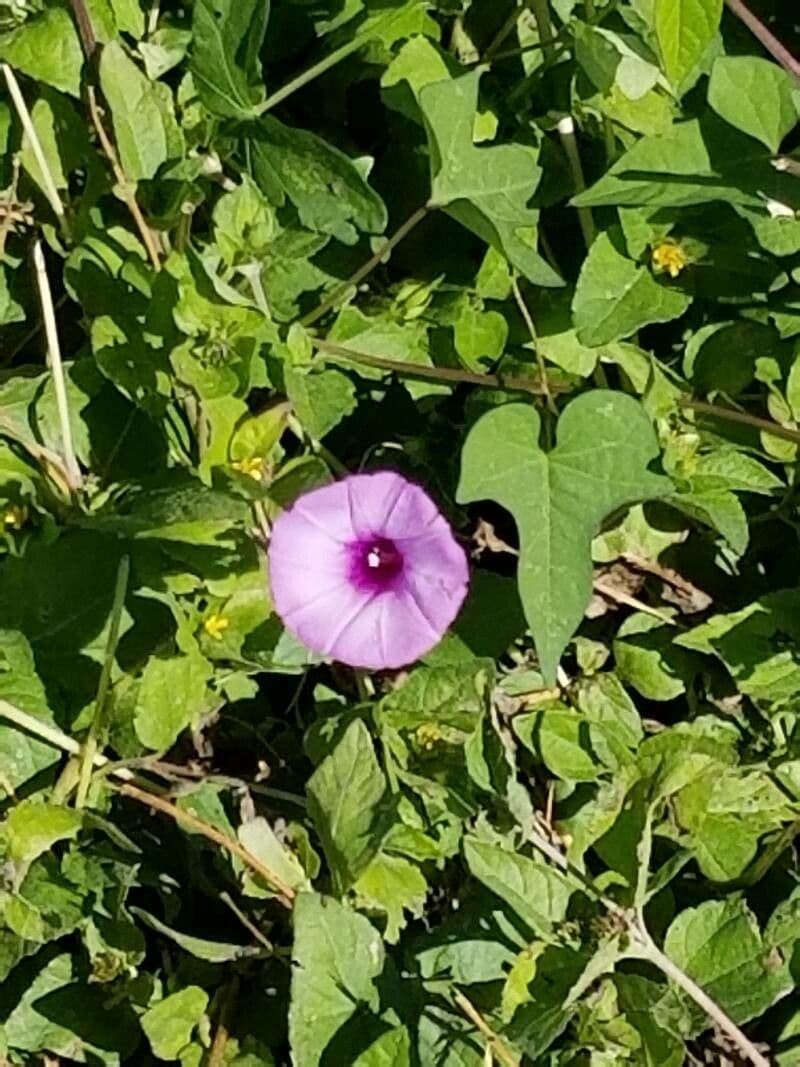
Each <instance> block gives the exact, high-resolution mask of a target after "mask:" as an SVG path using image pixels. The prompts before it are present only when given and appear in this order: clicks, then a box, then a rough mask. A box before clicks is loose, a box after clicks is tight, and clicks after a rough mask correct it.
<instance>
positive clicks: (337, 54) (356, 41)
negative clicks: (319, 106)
mask: <svg viewBox="0 0 800 1067" xmlns="http://www.w3.org/2000/svg"><path fill="white" fill-rule="evenodd" d="M373 32H374V31H373ZM371 36H372V32H370V33H362V34H356V36H355V37H354V38H353V39H352V40H351V41H348V42H347V43H346V44H343V45H341V46H340V47H339V48H336V49H335V50H334V51H333V52H331V53H330V54H329V55H327V56H325V58H324V59H321V60H320V61H319V63H315V64H314V65H313V66H312V67H309V68H308V70H304V71H303V73H302V74H298V75H297V77H296V78H292V80H291V81H289V82H287V83H286V85H284V86H282V87H281V88H280V89H277V90H276V91H275V92H274V93H273V94H272V95H271V96H268V97H267V99H266V100H264V101H263V102H262V103H261V104H259V105H258V107H256V108H255V109H254V110H255V113H256V115H266V113H267V112H268V111H272V109H273V108H275V107H277V106H278V104H282V103H283V101H284V100H287V99H288V98H289V97H290V96H291V95H292V94H293V93H296V92H297V90H298V89H302V88H303V87H304V86H306V85H308V84H309V83H310V82H313V81H316V79H317V78H319V77H321V76H322V75H323V74H325V72H326V71H329V70H330V69H331V68H332V67H335V66H336V65H337V64H338V63H341V61H342V60H343V59H347V57H348V56H350V55H352V54H353V52H357V51H358V50H359V48H362V47H363V46H364V45H365V44H366V43H367V41H369V39H370V37H371Z"/></svg>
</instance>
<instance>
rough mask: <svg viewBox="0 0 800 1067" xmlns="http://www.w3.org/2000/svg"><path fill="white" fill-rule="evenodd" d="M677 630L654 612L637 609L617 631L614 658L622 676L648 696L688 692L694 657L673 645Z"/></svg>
mask: <svg viewBox="0 0 800 1067" xmlns="http://www.w3.org/2000/svg"><path fill="white" fill-rule="evenodd" d="M674 639H675V630H674V628H673V627H671V626H666V625H664V624H663V623H662V622H660V621H659V620H658V619H656V618H654V617H653V616H652V615H645V614H644V613H643V612H634V613H633V615H630V616H629V617H628V618H627V619H626V620H625V622H624V623H623V624H622V626H620V628H619V630H618V631H617V638H616V640H615V641H614V658H615V659H616V662H617V671H618V672H619V676H620V678H622V679H623V681H625V682H627V683H628V684H629V685H632V686H633V688H634V689H636V690H638V692H640V693H641V694H642V696H643V697H646V698H647V699H648V700H674V699H675V698H676V697H679V696H680V695H681V693H685V692H686V682H687V680H688V679H689V678H691V676H692V673H693V670H692V669H693V661H692V658H691V657H690V656H688V655H686V653H684V652H682V651H681V650H680V649H676V648H674V646H673V642H674Z"/></svg>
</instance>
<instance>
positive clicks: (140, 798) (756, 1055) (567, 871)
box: [0, 700, 770, 1067]
mask: <svg viewBox="0 0 800 1067" xmlns="http://www.w3.org/2000/svg"><path fill="white" fill-rule="evenodd" d="M0 718H4V719H6V720H7V721H8V722H11V723H13V724H14V725H15V726H17V727H18V728H20V729H22V730H25V731H26V732H27V733H29V734H32V735H33V736H35V737H38V738H39V739H40V740H42V741H45V742H47V743H48V744H50V745H52V746H53V747H54V748H58V749H61V751H63V752H66V753H68V754H70V755H72V756H78V757H79V756H80V755H81V754H82V750H81V745H80V744H79V742H77V741H75V740H74V738H72V737H69V736H68V735H67V734H65V733H63V732H62V731H61V730H59V729H58V728H57V727H54V726H51V725H49V724H48V723H45V722H42V721H41V720H40V719H37V718H36V717H35V716H33V715H29V714H28V713H27V712H25V711H22V710H21V709H20V708H17V707H15V706H14V705H13V704H10V703H9V702H8V701H5V700H0ZM93 764H94V766H95V767H97V768H98V769H99V768H103V767H105V766H107V765H108V760H107V758H106V757H105V756H103V755H102V754H101V753H100V752H96V753H94V755H93ZM111 774H112V775H113V777H115V778H116V779H117V780H118V785H117V786H116V788H117V790H118V791H119V793H120V794H121V795H123V796H125V797H128V798H129V799H131V800H134V801H136V802H137V803H139V804H142V805H144V806H145V807H149V808H150V809H151V810H154V811H159V812H161V813H162V814H163V815H167V816H168V817H169V818H171V819H173V820H174V821H175V822H176V823H178V824H179V825H181V824H182V825H184V826H186V827H187V828H189V829H190V830H192V831H194V832H195V833H199V834H201V835H202V836H203V837H205V838H207V839H208V840H209V841H211V842H212V843H213V844H215V845H217V846H218V847H220V848H223V849H224V850H225V851H227V852H229V853H231V854H232V855H235V856H236V857H237V858H238V859H240V860H241V861H242V862H243V863H244V864H245V865H246V866H248V867H249V868H250V869H251V870H252V871H253V872H254V873H255V874H257V875H258V876H259V877H261V878H262V879H263V880H264V881H265V882H266V884H267V885H270V886H272V887H273V889H274V890H275V892H276V899H277V900H278V902H279V903H281V904H282V905H283V906H284V907H286V908H288V909H291V907H292V905H293V902H294V899H295V897H296V895H297V893H296V890H294V889H293V888H292V887H291V886H289V885H287V883H286V882H285V881H284V880H283V879H282V878H281V877H280V875H278V874H277V873H276V872H275V871H273V870H272V869H271V868H270V867H268V866H267V865H266V864H265V863H264V862H263V861H262V860H261V859H259V858H258V857H256V856H254V855H252V853H250V852H249V851H248V850H247V849H246V848H245V847H244V846H243V845H242V844H241V843H240V842H239V841H237V840H235V839H234V838H232V837H229V836H228V835H227V834H224V833H222V831H220V830H218V829H217V828H216V827H214V826H211V825H209V824H208V823H206V822H204V821H203V820H202V819H200V818H198V817H197V816H196V815H194V814H193V813H192V812H190V811H187V810H185V809H184V808H179V807H178V806H177V805H176V804H173V803H172V802H171V801H170V800H168V799H167V798H166V797H164V796H160V795H159V794H157V793H154V792H152V791H151V790H150V789H149V788H148V789H144V788H142V787H141V786H140V785H138V784H136V783H135V780H134V775H133V774H132V773H131V771H130V770H128V769H127V768H119V769H116V768H112V769H111ZM526 836H527V840H528V841H529V843H530V844H531V845H532V846H533V847H534V848H535V849H536V850H537V851H538V852H539V853H541V855H542V856H544V858H545V859H546V860H547V861H548V862H549V863H551V864H552V865H553V866H554V867H555V868H556V869H557V870H558V871H559V872H560V873H561V875H562V876H563V877H564V878H566V879H567V880H568V881H569V882H571V884H572V885H573V886H574V887H575V888H576V889H580V890H581V891H583V892H585V893H587V894H588V895H589V896H590V897H591V898H592V899H593V900H595V901H596V902H597V903H598V904H599V905H600V906H601V907H602V908H604V909H605V910H606V912H608V914H609V915H610V916H611V917H612V918H613V919H614V920H616V922H617V923H618V924H619V926H620V928H621V929H623V930H624V931H625V932H626V933H627V936H628V941H629V944H628V948H627V955H628V956H631V957H635V958H637V959H641V960H644V961H646V962H648V963H651V964H652V965H653V966H654V967H656V968H657V969H658V970H660V971H661V973H662V974H663V975H664V976H665V977H666V978H667V979H668V980H669V981H671V982H673V983H674V984H675V985H677V986H679V987H680V988H681V989H683V991H684V992H685V993H686V994H687V995H688V996H689V997H691V999H692V1000H693V1001H694V1002H695V1004H696V1005H697V1006H698V1007H699V1008H700V1009H701V1010H702V1011H703V1012H705V1014H706V1015H707V1016H708V1017H709V1018H710V1019H711V1020H712V1021H713V1022H714V1023H716V1025H717V1026H718V1027H719V1029H720V1030H721V1031H722V1032H723V1033H724V1034H725V1035H726V1036H727V1037H728V1038H729V1040H730V1041H731V1042H732V1043H733V1044H734V1045H735V1046H736V1048H738V1049H739V1051H740V1052H741V1054H742V1055H743V1056H744V1058H745V1059H746V1060H748V1061H749V1062H750V1063H752V1064H753V1065H754V1067H770V1064H769V1060H768V1059H767V1058H766V1057H765V1056H764V1055H763V1054H762V1053H761V1052H759V1050H758V1049H757V1048H756V1047H755V1045H754V1044H753V1043H752V1041H750V1039H749V1038H748V1037H747V1035H746V1034H744V1033H743V1031H742V1030H741V1029H740V1028H739V1027H738V1026H737V1025H736V1023H735V1022H734V1021H733V1019H731V1018H730V1016H729V1015H728V1014H727V1013H726V1012H725V1011H724V1010H723V1009H722V1008H721V1007H720V1006H719V1004H717V1002H716V1001H715V1000H713V999H712V998H711V997H710V996H709V995H708V993H706V991H705V990H704V989H703V988H702V987H701V986H699V985H698V984H697V982H695V981H694V980H693V979H692V978H690V977H689V975H688V974H686V972H685V971H684V970H682V968H680V967H679V966H678V965H677V964H676V963H674V962H673V961H672V960H671V959H670V958H669V957H668V956H667V955H666V954H665V953H664V952H662V950H661V949H660V948H659V947H658V945H657V944H656V943H655V941H654V940H653V938H652V936H651V934H650V932H649V930H648V929H647V926H646V924H645V921H644V916H643V904H642V901H641V900H639V903H638V906H637V907H635V908H625V907H623V906H622V905H621V904H618V903H617V902H616V901H615V900H612V899H611V898H610V897H607V896H606V895H605V894H603V893H602V892H600V890H598V889H597V887H596V886H595V884H594V883H593V882H592V881H591V880H590V879H589V878H587V877H586V875H585V874H584V873H583V872H582V871H580V870H579V869H578V868H577V867H575V865H574V864H572V863H570V861H569V860H568V859H567V857H566V856H565V855H564V853H563V852H562V851H561V849H560V848H559V847H558V846H557V845H555V844H554V843H553V842H552V841H550V840H548V838H547V837H546V836H545V834H543V833H542V832H541V831H539V830H538V829H536V828H535V827H530V828H529V829H528V831H527V835H526ZM641 896H642V894H641V893H637V898H638V897H641ZM454 995H455V1002H456V1003H457V1004H458V1005H459V1007H460V1008H461V1010H464V1011H465V1014H467V1015H469V1016H470V1017H471V1018H472V1019H473V1022H474V1021H475V1020H474V1016H472V1014H471V1012H470V1011H469V1009H468V1008H467V1004H468V1003H469V1002H467V1001H466V998H464V997H463V994H462V995H459V994H458V992H457V991H455V990H454ZM470 1007H471V1005H470ZM480 1029H481V1030H482V1032H483V1035H484V1037H487V1038H488V1039H489V1040H490V1041H492V1042H493V1043H495V1052H496V1051H497V1049H498V1048H502V1049H503V1052H504V1053H505V1052H507V1051H508V1050H507V1048H506V1046H504V1045H503V1044H502V1039H501V1038H500V1037H499V1036H498V1035H497V1034H495V1033H494V1031H492V1030H491V1028H490V1027H489V1026H488V1024H487V1023H485V1021H484V1025H483V1026H482V1027H480ZM503 1062H505V1063H510V1062H511V1061H510V1060H509V1059H505V1058H504V1060H503Z"/></svg>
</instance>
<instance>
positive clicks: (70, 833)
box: [3, 799, 83, 870]
mask: <svg viewBox="0 0 800 1067" xmlns="http://www.w3.org/2000/svg"><path fill="white" fill-rule="evenodd" d="M82 825H83V817H82V816H81V813H80V812H78V811H74V810H73V809H72V808H65V807H62V806H61V805H59V804H45V803H43V802H42V801H40V800H37V799H32V800H24V801H22V802H21V803H19V804H17V805H16V806H15V807H13V808H12V809H11V811H10V813H9V815H8V818H7V819H6V821H5V824H4V826H3V830H4V833H5V836H6V841H7V844H8V855H9V858H10V859H11V861H12V862H13V863H14V864H15V865H16V867H17V869H18V870H21V869H24V868H26V867H27V866H29V865H30V864H31V863H32V862H33V861H34V860H35V859H36V857H37V856H41V855H43V853H45V852H48V851H49V850H50V849H51V848H52V847H53V845H54V844H56V842H57V841H66V840H68V839H71V838H74V837H77V834H78V831H79V830H80V828H81V826H82Z"/></svg>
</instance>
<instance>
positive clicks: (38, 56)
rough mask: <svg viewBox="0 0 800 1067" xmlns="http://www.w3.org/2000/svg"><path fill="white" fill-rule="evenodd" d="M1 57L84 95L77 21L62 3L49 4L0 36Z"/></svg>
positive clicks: (30, 74)
mask: <svg viewBox="0 0 800 1067" xmlns="http://www.w3.org/2000/svg"><path fill="white" fill-rule="evenodd" d="M0 59H2V60H3V61H4V62H5V63H8V64H10V66H12V67H15V68H16V69H17V70H21V71H22V73H23V74H27V75H28V77H30V78H35V79H36V80H37V81H42V82H44V83H45V85H52V86H53V88H54V89H58V90H60V91H61V92H62V93H69V94H70V95H71V96H76V97H79V96H80V95H81V70H82V69H83V51H82V49H81V42H80V40H79V39H78V34H77V31H76V29H75V24H74V23H73V21H72V19H71V18H70V16H69V14H68V13H67V12H66V11H65V10H64V9H63V8H61V7H49V8H48V9H47V10H46V11H43V12H42V14H41V15H38V16H37V17H36V18H33V19H31V20H30V21H29V22H26V23H25V25H24V26H20V28H19V29H17V30H12V32H11V33H6V34H3V35H2V36H0Z"/></svg>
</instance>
